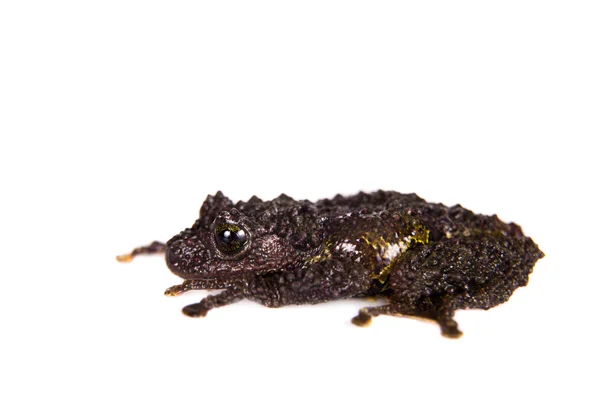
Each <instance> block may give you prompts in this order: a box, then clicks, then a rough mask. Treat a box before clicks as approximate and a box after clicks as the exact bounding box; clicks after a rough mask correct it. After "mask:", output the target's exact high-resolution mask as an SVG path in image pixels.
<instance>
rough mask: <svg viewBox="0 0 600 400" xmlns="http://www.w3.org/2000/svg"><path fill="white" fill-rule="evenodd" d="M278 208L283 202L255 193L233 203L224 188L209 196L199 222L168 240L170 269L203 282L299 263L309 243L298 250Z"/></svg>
mask: <svg viewBox="0 0 600 400" xmlns="http://www.w3.org/2000/svg"><path fill="white" fill-rule="evenodd" d="M292 201H293V200H292ZM273 206H275V207H273ZM273 208H275V211H277V210H281V205H280V207H279V208H278V207H277V204H272V202H263V201H262V200H260V199H258V198H256V197H254V198H252V199H251V200H250V201H248V202H247V203H243V202H239V203H238V204H237V205H235V206H234V205H233V203H232V202H231V201H230V200H229V199H228V198H227V197H225V196H224V195H223V194H222V193H221V192H218V193H217V194H216V195H215V196H208V197H207V199H206V201H205V202H204V204H203V205H202V208H201V209H200V218H199V219H198V220H197V221H196V223H195V224H194V226H192V228H189V229H186V230H184V231H183V232H181V233H180V234H178V235H176V236H175V237H173V238H172V239H171V240H169V241H168V242H167V253H166V261H167V265H168V266H169V269H170V270H171V271H172V272H173V273H174V274H175V275H178V276H180V277H182V278H184V279H199V280H201V279H231V278H237V277H244V276H250V275H258V274H262V273H265V272H269V271H276V270H285V269H291V268H294V267H296V266H298V265H299V264H301V262H302V260H304V259H305V258H306V257H307V254H308V253H309V251H308V250H309V249H308V247H310V246H304V247H302V246H300V248H299V246H297V243H296V242H294V240H291V233H293V232H292V231H294V229H295V228H296V227H294V228H292V227H291V226H289V224H288V223H287V222H286V221H287V219H285V220H284V219H282V216H281V215H279V214H277V212H275V213H274V212H273ZM282 225H284V227H285V226H286V227H287V229H288V232H287V233H288V234H287V235H286V234H283V235H282V234H281V233H282V232H281V227H282ZM278 227H279V228H278ZM290 229H291V230H290ZM284 233H285V232H284Z"/></svg>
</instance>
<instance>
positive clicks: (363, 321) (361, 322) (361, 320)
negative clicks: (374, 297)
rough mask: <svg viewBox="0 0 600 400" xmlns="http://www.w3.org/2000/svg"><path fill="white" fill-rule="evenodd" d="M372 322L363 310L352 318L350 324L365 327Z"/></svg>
mask: <svg viewBox="0 0 600 400" xmlns="http://www.w3.org/2000/svg"><path fill="white" fill-rule="evenodd" d="M372 320H373V317H371V315H369V313H368V311H367V310H366V309H365V308H363V309H361V310H360V311H359V312H358V315H357V316H356V317H354V318H352V323H353V324H354V325H356V326H360V327H367V326H369V325H371V321H372Z"/></svg>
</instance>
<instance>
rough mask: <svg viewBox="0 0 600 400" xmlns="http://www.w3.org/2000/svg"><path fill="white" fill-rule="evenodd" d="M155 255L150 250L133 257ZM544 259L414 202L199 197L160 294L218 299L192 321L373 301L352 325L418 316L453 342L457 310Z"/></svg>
mask: <svg viewBox="0 0 600 400" xmlns="http://www.w3.org/2000/svg"><path fill="white" fill-rule="evenodd" d="M224 226H226V227H233V228H232V229H234V228H235V230H237V229H241V230H244V233H245V234H246V235H247V236H245V237H244V238H245V243H244V244H243V246H241V248H240V249H239V250H237V251H235V252H230V251H229V250H227V251H222V250H221V249H220V247H219V243H218V240H219V239H218V238H217V236H218V232H220V230H222V229H223V228H222V227H224ZM221 248H222V247H221ZM164 249H165V248H164V246H163V247H161V246H160V244H158V245H157V243H156V242H155V243H153V244H152V245H151V246H148V247H145V248H138V249H136V250H135V251H134V252H135V254H144V253H152V252H160V251H161V250H164ZM135 254H131V255H126V256H121V257H122V258H121V261H128V260H130V259H131V258H132V256H133V255H135ZM543 256H544V254H543V253H542V252H541V251H540V249H539V248H538V247H537V245H536V244H535V243H534V242H533V241H532V240H531V239H530V238H528V237H526V236H524V235H523V232H522V230H521V228H520V227H519V226H518V225H516V224H514V223H509V224H507V223H504V222H502V221H501V220H500V219H498V217H496V216H495V215H493V216H483V215H478V214H474V213H473V212H471V211H469V210H467V209H465V208H463V207H461V206H460V205H456V206H453V207H446V206H444V205H443V204H432V203H428V202H426V201H424V200H423V199H421V198H420V197H418V196H417V195H415V194H400V193H396V192H385V191H378V192H375V193H370V194H366V193H359V194H357V195H355V196H349V197H343V196H339V195H338V196H336V197H334V198H333V199H326V200H320V201H318V202H316V203H312V202H309V201H306V200H303V201H295V200H294V199H292V198H290V197H288V196H286V195H281V196H279V197H278V198H276V199H274V200H271V201H262V200H260V199H259V198H257V197H252V198H251V199H250V200H248V201H247V202H242V201H240V202H238V203H236V204H233V203H232V202H231V201H230V200H229V199H228V198H227V197H225V196H224V195H223V194H222V193H221V192H218V193H217V194H216V195H215V196H208V197H207V199H206V201H205V202H204V204H203V205H202V208H201V209H200V217H199V218H198V220H197V221H196V222H195V223H194V225H193V226H192V227H191V228H189V229H186V230H184V231H183V232H181V233H180V234H178V235H176V236H175V237H173V238H172V239H171V240H169V241H168V242H167V244H166V261H167V265H168V266H169V268H170V269H171V271H172V272H173V273H175V274H176V275H178V276H180V277H182V278H184V279H185V281H184V282H183V284H181V285H176V286H173V287H171V288H169V289H167V291H166V294H167V295H177V294H180V293H182V292H185V291H188V290H192V289H224V290H223V291H222V292H220V293H219V294H217V295H213V296H208V297H206V298H205V299H203V300H202V301H201V302H199V303H196V304H191V305H189V306H187V307H185V308H184V310H183V312H184V313H185V314H186V315H189V316H204V315H206V313H207V312H208V311H209V310H210V309H212V308H215V307H220V306H224V305H226V304H230V303H233V302H235V301H238V300H240V299H243V298H247V299H251V300H254V301H257V302H260V303H262V304H264V305H266V306H268V307H280V306H284V305H286V304H304V303H319V302H325V301H329V300H335V299H340V298H348V297H363V296H374V297H378V298H385V299H387V301H388V304H387V305H385V306H379V307H370V308H363V309H361V310H360V312H359V314H358V315H357V316H356V317H355V318H354V319H353V320H352V322H354V323H355V324H357V325H361V326H364V325H367V324H368V323H369V322H370V321H371V317H374V316H377V315H381V314H390V315H400V314H402V315H411V316H419V317H424V318H429V319H433V320H435V321H437V322H438V323H439V324H440V327H441V330H442V334H444V335H445V336H448V337H459V336H460V335H461V332H460V331H459V330H458V326H457V324H456V322H455V321H454V320H453V316H454V311H455V310H457V309H464V308H482V309H488V308H491V307H494V306H496V305H498V304H500V303H503V302H505V301H506V300H508V298H509V297H510V296H511V294H512V293H513V292H514V290H515V289H516V288H518V287H520V286H525V285H526V284H527V281H528V276H529V274H530V273H531V271H532V269H533V266H534V264H535V262H536V261H537V260H538V259H539V258H541V257H543ZM128 257H129V258H128Z"/></svg>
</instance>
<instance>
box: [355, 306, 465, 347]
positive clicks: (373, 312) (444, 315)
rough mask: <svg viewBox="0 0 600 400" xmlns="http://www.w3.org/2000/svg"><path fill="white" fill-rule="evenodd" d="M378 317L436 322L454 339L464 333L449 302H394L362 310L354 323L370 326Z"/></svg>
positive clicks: (447, 335) (445, 334)
mask: <svg viewBox="0 0 600 400" xmlns="http://www.w3.org/2000/svg"><path fill="white" fill-rule="evenodd" d="M378 315H405V316H414V317H420V318H426V319H431V320H434V321H436V322H437V323H438V324H439V326H440V329H441V331H442V335H443V336H446V337H448V338H452V339H458V338H459V337H461V336H462V332H461V331H460V330H459V329H458V324H457V323H456V321H455V320H454V318H453V317H454V308H453V306H452V305H451V303H450V302H449V301H445V300H441V301H432V299H431V298H429V297H425V298H423V299H422V300H421V301H419V302H418V303H417V304H413V305H406V304H402V303H398V302H394V298H392V302H391V303H390V304H388V305H385V306H379V307H367V308H362V309H361V310H360V311H359V312H358V315H357V316H356V317H354V318H352V323H353V324H355V325H358V326H368V325H369V324H370V323H371V319H372V318H373V317H377V316H378Z"/></svg>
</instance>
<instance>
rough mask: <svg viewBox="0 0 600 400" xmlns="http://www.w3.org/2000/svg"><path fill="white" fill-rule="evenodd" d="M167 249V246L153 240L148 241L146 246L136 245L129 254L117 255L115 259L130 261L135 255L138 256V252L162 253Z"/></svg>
mask: <svg viewBox="0 0 600 400" xmlns="http://www.w3.org/2000/svg"><path fill="white" fill-rule="evenodd" d="M166 249H167V246H166V245H165V244H164V243H162V242H157V241H154V242H152V243H150V244H149V245H148V246H142V247H137V248H135V249H133V251H132V252H131V253H129V254H122V255H120V256H117V261H118V262H124V263H127V262H131V261H132V260H133V259H134V258H135V256H138V255H140V254H158V253H164V252H165V251H166Z"/></svg>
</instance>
